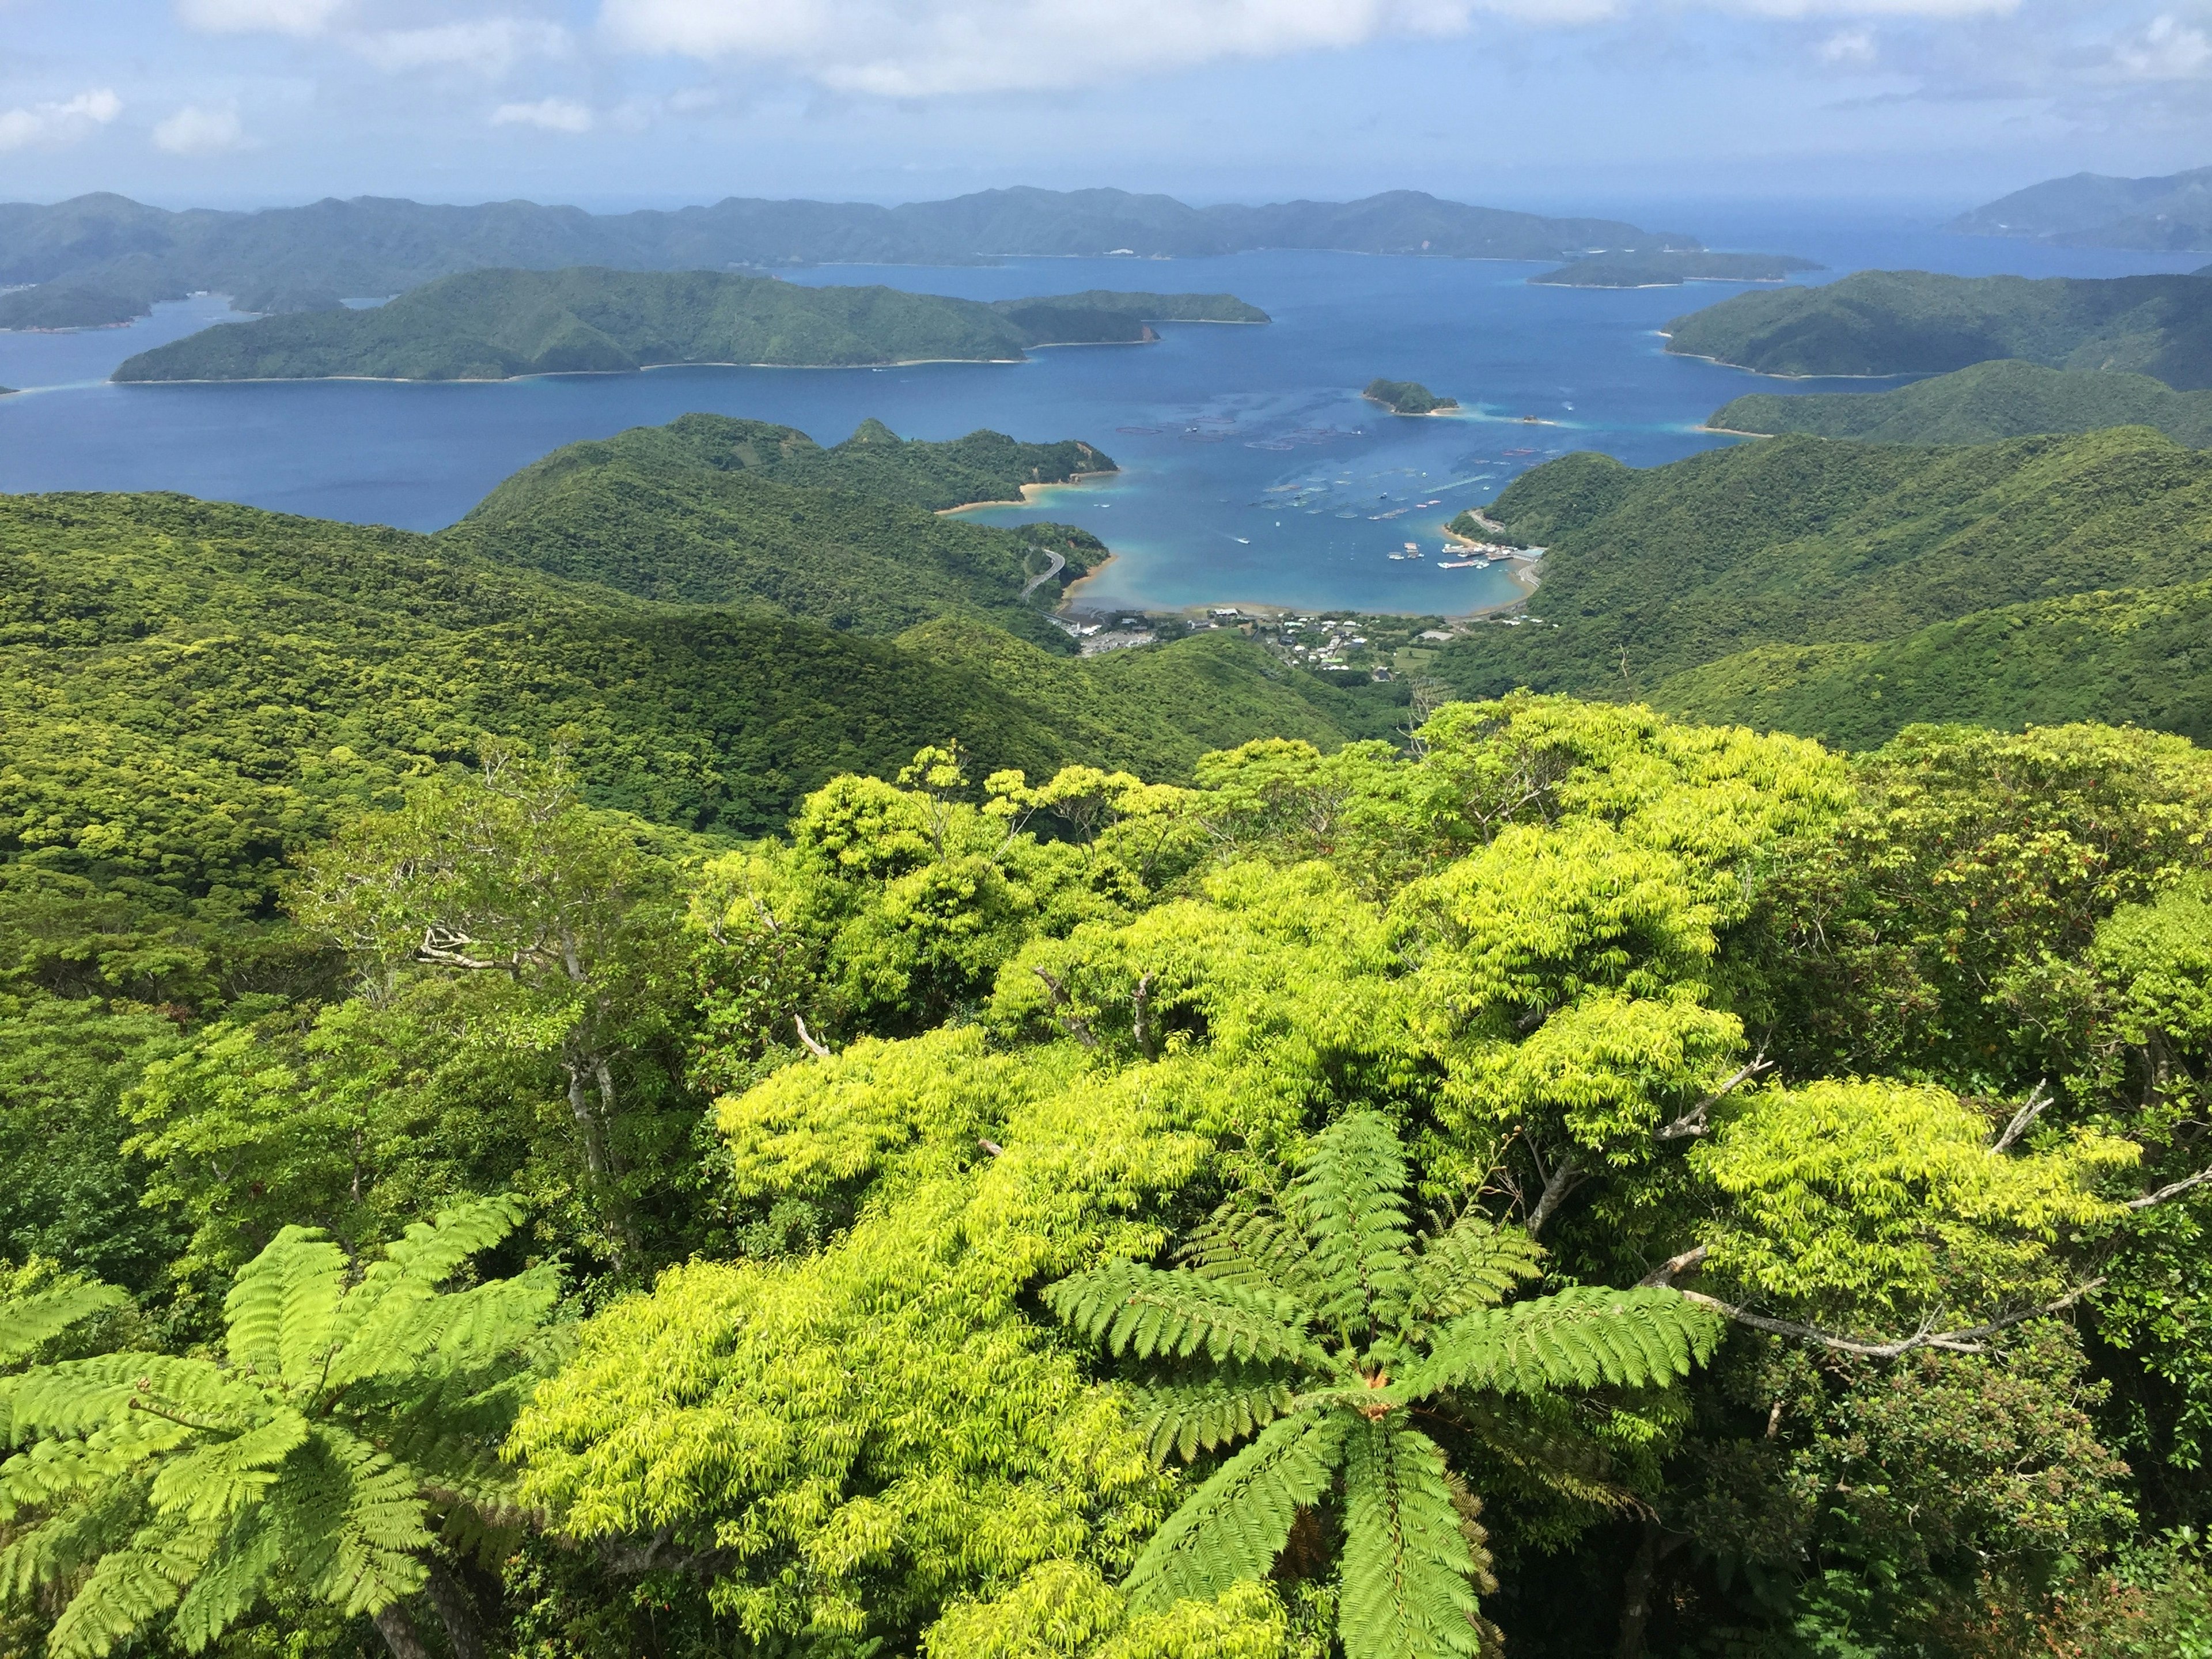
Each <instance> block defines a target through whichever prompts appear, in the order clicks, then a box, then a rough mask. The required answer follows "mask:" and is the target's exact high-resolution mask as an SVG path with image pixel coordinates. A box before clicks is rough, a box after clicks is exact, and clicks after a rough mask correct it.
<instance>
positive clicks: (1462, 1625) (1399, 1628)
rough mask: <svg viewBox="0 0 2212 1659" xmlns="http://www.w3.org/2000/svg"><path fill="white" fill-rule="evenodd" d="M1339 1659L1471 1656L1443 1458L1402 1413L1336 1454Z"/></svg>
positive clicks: (1466, 1596) (1360, 1431)
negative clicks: (1341, 1511)
mask: <svg viewBox="0 0 2212 1659" xmlns="http://www.w3.org/2000/svg"><path fill="white" fill-rule="evenodd" d="M1344 1489H1345V1542H1344V1589H1343V1594H1342V1596H1341V1598H1340V1601H1338V1604H1337V1631H1338V1633H1339V1635H1340V1636H1341V1637H1342V1638H1343V1640H1344V1651H1345V1656H1346V1659H1436V1656H1438V1655H1442V1654H1463V1655H1468V1656H1473V1655H1474V1654H1475V1653H1477V1652H1478V1651H1479V1649H1480V1641H1479V1638H1478V1635H1477V1626H1476V1625H1475V1622H1474V1621H1475V1617H1476V1607H1475V1598H1474V1557H1473V1556H1472V1554H1471V1553H1469V1551H1468V1541H1467V1537H1466V1534H1464V1533H1463V1532H1462V1530H1461V1525H1460V1521H1461V1517H1460V1513H1459V1510H1458V1508H1457V1507H1456V1506H1455V1504H1453V1502H1452V1492H1451V1487H1450V1485H1449V1482H1448V1481H1447V1480H1446V1478H1445V1470H1444V1455H1443V1451H1442V1450H1440V1449H1438V1448H1437V1444H1436V1443H1435V1442H1434V1441H1432V1440H1431V1439H1430V1438H1429V1437H1427V1436H1426V1435H1425V1434H1423V1433H1421V1432H1420V1431H1419V1430H1418V1429H1415V1428H1413V1426H1412V1425H1409V1424H1408V1423H1407V1421H1406V1414H1405V1413H1403V1412H1389V1413H1384V1414H1383V1416H1381V1417H1379V1418H1375V1419H1360V1420H1359V1421H1358V1423H1357V1424H1356V1425H1354V1427H1353V1428H1352V1431H1351V1433H1350V1435H1349V1436H1348V1437H1347V1438H1346V1444H1345V1469H1344Z"/></svg>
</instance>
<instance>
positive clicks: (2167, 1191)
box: [2128, 1170, 2212, 1210]
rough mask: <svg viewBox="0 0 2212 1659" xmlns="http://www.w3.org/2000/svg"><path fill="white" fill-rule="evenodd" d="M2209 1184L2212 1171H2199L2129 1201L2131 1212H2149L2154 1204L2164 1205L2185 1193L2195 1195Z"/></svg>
mask: <svg viewBox="0 0 2212 1659" xmlns="http://www.w3.org/2000/svg"><path fill="white" fill-rule="evenodd" d="M2206 1182H2212V1170H2198V1171H2197V1173H2196V1174H2195V1175H2193V1176H2182V1178H2181V1179H2180V1180H2179V1181H2169V1182H2166V1185H2165V1186H2163V1187H2161V1188H2159V1189H2158V1190H2157V1191H2156V1192H2154V1193H2145V1194H2143V1195H2142V1197H2141V1198H2131V1199H2130V1200H2128V1208H2130V1210H2148V1209H2149V1208H2150V1207H2151V1206H2153V1205H2154V1204H2163V1203H2165V1202H2166V1200H2168V1199H2169V1198H2179V1197H2180V1196H2181V1195H2182V1194H2184V1193H2193V1192H2195V1191H2196V1190H2197V1188H2199V1187H2202V1186H2203V1185H2204V1184H2205V1183H2206Z"/></svg>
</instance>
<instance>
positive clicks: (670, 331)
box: [114, 267, 1265, 380]
mask: <svg viewBox="0 0 2212 1659" xmlns="http://www.w3.org/2000/svg"><path fill="white" fill-rule="evenodd" d="M1214 311H1219V312H1221V313H1224V320H1228V321H1249V320H1252V319H1254V316H1255V313H1254V308H1253V307H1249V306H1247V305H1245V304H1244V303H1243V301H1239V300H1237V299H1235V298H1234V297H1233V296H1231V295H1219V296H1208V295H1158V296H1155V295H1097V294H1092V295H1075V296H1071V297H1070V298H1069V299H1066V300H1060V299H1045V300H1025V301H1003V302H1000V303H999V304H997V305H985V304H982V303H981V302H979V301H973V300H954V299H947V298H945V297H943V296H940V295H929V294H907V293H902V292H901V291H900V290H898V289H890V288H883V287H872V288H802V287H799V286H798V285H797V284H794V283H782V282H777V281H775V280H774V279H773V278H770V277H765V276H738V275H735V274H732V273H729V272H717V271H673V272H636V271H619V270H604V269H599V268H596V267H580V268H574V269H569V270H554V271H535V270H478V271H470V272H466V273H464V274H462V275H459V276H448V277H445V278H442V279H441V280H440V281H437V282H435V283H428V284H426V285H425V286H424V287H422V288H419V289H414V290H412V291H410V292H409V293H406V294H403V295H400V296H399V297H398V299H396V300H394V301H392V302H391V303H390V304H389V305H386V306H380V307H374V308H371V309H368V310H362V311H347V310H342V309H341V310H336V311H313V312H301V313H288V314H285V315H280V316H272V317H264V318H261V319H258V320H257V321H254V322H248V323H228V324H223V325H218V326H216V327H215V328H211V329H207V330H204V331H202V332H200V333H198V334H195V335H192V336H191V337H188V338H185V339H183V340H179V341H176V342H174V343H171V344H169V345H165V346H159V347H156V348H155V349H153V350H151V351H148V352H143V353H141V354H140V355H139V356H136V357H133V358H131V359H130V360H129V361H128V362H125V363H124V364H123V365H122V367H121V368H118V369H117V370H116V371H115V375H114V378H115V379H116V380H315V379H321V378H326V377H330V376H337V375H356V376H362V377H366V378H369V379H375V380H503V379H507V378H509V377H511V376H513V375H518V374H605V373H614V372H620V371H625V370H632V369H638V368H646V367H647V366H650V365H653V364H666V363H772V364H781V365H788V366H793V367H836V366H848V365H855V364H865V363H892V362H922V361H931V360H941V359H957V360H961V361H966V362H1009V361H1012V360H1016V359H1018V358H1020V357H1021V356H1023V355H1024V351H1025V349H1027V348H1028V347H1030V346H1036V345H1059V344H1080V343H1133V342H1138V341H1143V340H1148V339H1151V338H1152V337H1153V336H1152V331H1151V329H1150V328H1149V327H1148V326H1147V324H1146V318H1147V317H1149V316H1151V315H1152V314H1154V313H1159V312H1173V313H1176V314H1178V315H1179V316H1183V317H1187V318H1194V317H1198V316H1202V315H1203V314H1205V313H1212V312H1214ZM1256 315H1257V316H1258V318H1259V319H1261V320H1264V319H1265V313H1256Z"/></svg>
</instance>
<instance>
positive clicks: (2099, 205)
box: [1950, 167, 2212, 252]
mask: <svg viewBox="0 0 2212 1659" xmlns="http://www.w3.org/2000/svg"><path fill="white" fill-rule="evenodd" d="M1950 228H1951V229H1953V230H1957V231H1964V232H1966V234H1970V235H1974V236H2033V237H2038V238H2040V239H2041V240H2045V241H2052V242H2060V243H2063V244H2065V245H2066V246H2070V247H2124V248H2147V249H2159V250H2165V251H2176V250H2178V251H2180V252H2190V251H2192V250H2197V249H2212V167H2195V168H2192V169H2191V170H2190V171H2189V172H2187V173H2167V174H2166V176H2165V177H2163V178H2159V179H2113V178H2108V177H2106V175H2105V174H2103V173H2075V175H2074V176H2073V177H2072V178H2070V179H2045V181H2044V182H2043V183H2041V184H2039V185H2029V186H2028V187H2027V189H2026V190H2016V191H2014V192H2013V193H2012V194H2011V195H2009V196H2006V197H1999V198H1998V199H1997V200H1996V201H1994V202H1991V203H1990V204H1988V205H1987V206H1986V207H1978V208H1976V209H1975V210H1973V211H1972V212H1971V213H1962V214H1960V216H1958V217H1957V218H1956V219H1954V220H1953V221H1952V222H1951V224H1950Z"/></svg>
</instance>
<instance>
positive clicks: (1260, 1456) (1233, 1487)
mask: <svg viewBox="0 0 2212 1659" xmlns="http://www.w3.org/2000/svg"><path fill="white" fill-rule="evenodd" d="M1344 1435H1345V1419H1344V1414H1343V1413H1338V1412H1331V1413H1326V1414H1316V1413H1300V1414H1299V1415H1297V1416H1295V1417H1279V1418H1277V1419H1275V1420H1274V1421H1273V1423H1270V1424H1269V1425H1267V1428H1266V1429H1265V1430H1264V1431H1262V1432H1261V1436H1260V1437H1259V1438H1258V1439H1257V1440H1255V1441H1254V1442H1253V1443H1251V1444H1250V1445H1249V1446H1247V1447H1245V1448H1244V1449H1243V1451H1241V1452H1238V1453H1237V1455H1236V1456H1234V1457H1232V1458H1231V1459H1230V1460H1229V1461H1228V1462H1226V1463H1225V1464H1223V1465H1222V1466H1221V1467H1220V1468H1218V1469H1217V1470H1216V1471H1214V1473H1213V1474H1212V1478H1211V1479H1209V1480H1206V1482H1205V1484H1204V1485H1202V1486H1200V1487H1199V1489H1198V1490H1197V1491H1196V1492H1193V1493H1192V1494H1191V1495H1190V1496H1189V1498H1186V1499H1185V1500H1184V1501H1183V1504H1182V1507H1181V1508H1180V1509H1178V1510H1176V1512H1175V1513H1174V1514H1173V1515H1171V1516H1169V1517H1168V1519H1167V1521H1166V1522H1165V1523H1164V1525H1163V1526H1162V1527H1161V1528H1160V1529H1159V1530H1158V1532H1156V1533H1154V1534H1152V1542H1151V1543H1149V1544H1147V1545H1146V1547H1145V1553H1143V1554H1142V1555H1140V1556H1139V1557H1138V1558H1137V1565H1135V1566H1134V1567H1133V1568H1132V1569H1131V1570H1130V1573H1129V1577H1128V1581H1127V1585H1126V1586H1125V1588H1126V1589H1127V1591H1128V1594H1129V1599H1130V1601H1131V1604H1132V1605H1133V1606H1134V1607H1137V1608H1138V1609H1139V1611H1141V1612H1156V1611H1158V1610H1159V1609H1161V1608H1164V1607H1167V1606H1169V1605H1170V1604H1171V1603H1173V1602H1175V1601H1181V1600H1182V1599H1184V1598H1186V1597H1191V1598H1198V1599H1203V1600H1208V1601H1210V1600H1212V1598H1213V1597H1215V1596H1217V1595H1219V1594H1220V1593H1221V1592H1222V1591H1223V1590H1225V1589H1228V1588H1229V1586H1230V1585H1231V1584H1233V1583H1237V1582H1238V1581H1239V1580H1241V1579H1247V1578H1259V1577H1265V1576H1266V1574H1267V1571H1268V1569H1269V1568H1271V1567H1273V1565H1275V1558H1276V1557H1277V1556H1279V1555H1280V1554H1281V1553H1282V1552H1283V1544H1284V1542H1285V1540H1287V1539H1288V1538H1289V1537H1290V1535H1291V1522H1292V1521H1294V1520H1295V1519H1296V1518H1297V1512H1298V1510H1300V1509H1301V1508H1303V1507H1304V1506H1305V1505H1307V1504H1312V1503H1313V1502H1314V1501H1315V1500H1316V1499H1317V1498H1320V1497H1321V1495H1322V1492H1326V1491H1327V1490H1328V1485H1329V1480H1330V1477H1331V1476H1332V1475H1333V1474H1334V1472H1335V1468H1336V1464H1337V1462H1338V1459H1339V1458H1340V1456H1341V1455H1342V1452H1343V1444H1344Z"/></svg>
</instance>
